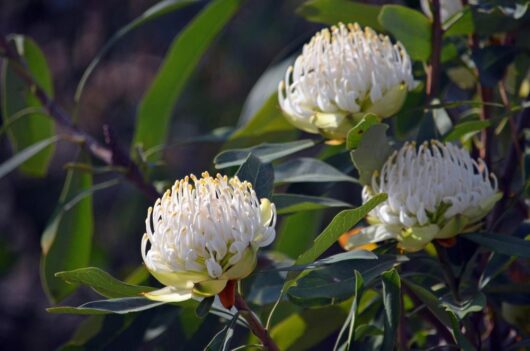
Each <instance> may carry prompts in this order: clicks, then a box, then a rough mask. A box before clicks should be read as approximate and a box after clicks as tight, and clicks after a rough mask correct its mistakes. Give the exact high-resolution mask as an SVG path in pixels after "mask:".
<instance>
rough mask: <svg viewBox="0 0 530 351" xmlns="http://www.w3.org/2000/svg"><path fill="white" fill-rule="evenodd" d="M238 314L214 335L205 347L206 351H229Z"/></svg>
mask: <svg viewBox="0 0 530 351" xmlns="http://www.w3.org/2000/svg"><path fill="white" fill-rule="evenodd" d="M238 318H239V312H237V313H236V314H234V317H232V319H231V320H230V322H229V323H228V325H227V326H226V327H224V328H223V329H222V330H221V331H220V332H219V333H217V334H215V336H214V337H213V339H212V340H211V341H210V343H209V344H208V345H207V346H206V348H205V350H206V351H226V350H230V343H231V341H232V337H233V336H234V329H235V327H236V323H237V319H238Z"/></svg>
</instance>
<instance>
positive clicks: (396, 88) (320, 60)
mask: <svg viewBox="0 0 530 351" xmlns="http://www.w3.org/2000/svg"><path fill="white" fill-rule="evenodd" d="M414 86H415V82H414V78H413V77H412V71H411V61H410V57H409V55H408V54H407V52H406V50H405V48H404V47H403V46H402V45H401V43H399V42H398V43H397V44H392V42H391V41H390V39H389V38H388V37H387V36H385V35H382V34H379V35H378V34H377V33H376V32H374V31H373V30H372V29H371V28H369V27H366V28H365V29H364V31H363V30H362V29H361V27H360V26H359V25H358V24H353V25H352V24H348V26H346V25H344V24H342V23H340V24H339V25H338V26H333V27H331V29H327V28H326V29H323V30H322V31H320V32H319V33H317V34H316V35H315V36H313V38H312V39H311V41H310V42H309V43H308V44H305V45H304V48H303V51H302V54H301V55H300V56H298V58H297V59H296V61H295V63H294V66H291V67H289V69H288V70H287V73H286V74H285V80H284V81H281V82H280V85H279V87H278V100H279V103H280V106H281V108H282V110H283V112H284V114H285V115H286V117H287V119H288V120H289V121H290V122H291V123H292V124H293V125H294V126H295V127H297V128H299V129H302V130H304V131H306V132H309V133H321V134H323V135H324V136H326V137H328V138H333V139H344V138H345V136H346V133H347V132H348V130H349V129H351V127H353V126H354V125H355V123H357V122H358V121H359V120H360V119H361V118H362V116H364V114H366V113H374V114H376V115H378V116H379V117H381V118H384V117H389V116H391V115H393V114H395V113H396V112H398V111H399V109H400V108H401V106H402V105H403V102H404V101H405V97H406V95H407V91H408V90H411V89H412V88H414Z"/></svg>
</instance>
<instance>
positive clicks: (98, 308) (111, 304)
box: [46, 297, 164, 314]
mask: <svg viewBox="0 0 530 351" xmlns="http://www.w3.org/2000/svg"><path fill="white" fill-rule="evenodd" d="M163 304H164V302H158V301H151V300H148V299H146V298H144V297H121V298H117V299H109V300H98V301H91V302H87V303H84V304H82V305H81V306H78V307H70V306H59V307H50V308H47V309H46V311H48V312H50V313H68V314H109V313H117V314H127V313H131V312H140V311H145V310H148V309H150V308H153V307H158V306H160V305H163Z"/></svg>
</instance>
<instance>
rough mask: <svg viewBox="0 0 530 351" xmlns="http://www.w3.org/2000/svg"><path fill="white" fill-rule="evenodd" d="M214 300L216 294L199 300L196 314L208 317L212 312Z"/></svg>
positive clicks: (200, 316)
mask: <svg viewBox="0 0 530 351" xmlns="http://www.w3.org/2000/svg"><path fill="white" fill-rule="evenodd" d="M214 300H215V296H210V297H205V298H204V299H202V301H201V302H199V304H198V305H197V308H196V309H195V315H197V317H199V318H204V317H206V316H207V315H208V313H209V312H210V308H212V305H213V301H214ZM236 319H237V318H236Z"/></svg>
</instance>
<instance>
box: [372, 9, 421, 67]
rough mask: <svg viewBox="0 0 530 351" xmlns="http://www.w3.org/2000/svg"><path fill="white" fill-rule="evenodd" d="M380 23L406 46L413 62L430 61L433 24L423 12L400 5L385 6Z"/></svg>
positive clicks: (380, 16) (380, 15)
mask: <svg viewBox="0 0 530 351" xmlns="http://www.w3.org/2000/svg"><path fill="white" fill-rule="evenodd" d="M379 23H381V25H382V26H383V27H384V28H385V29H386V30H388V31H389V32H390V33H392V35H393V36H394V37H395V38H396V39H397V40H399V41H400V42H401V43H402V44H403V45H404V46H405V49H407V52H408V53H409V55H410V57H411V58H412V59H413V60H417V61H427V60H428V59H429V57H430V56H431V22H430V21H429V19H428V18H427V17H425V16H424V15H423V14H422V13H421V12H418V11H416V10H413V9H410V8H408V7H405V6H400V5H385V6H383V9H382V10H381V13H380V14H379Z"/></svg>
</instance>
